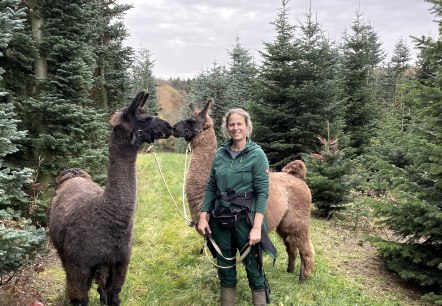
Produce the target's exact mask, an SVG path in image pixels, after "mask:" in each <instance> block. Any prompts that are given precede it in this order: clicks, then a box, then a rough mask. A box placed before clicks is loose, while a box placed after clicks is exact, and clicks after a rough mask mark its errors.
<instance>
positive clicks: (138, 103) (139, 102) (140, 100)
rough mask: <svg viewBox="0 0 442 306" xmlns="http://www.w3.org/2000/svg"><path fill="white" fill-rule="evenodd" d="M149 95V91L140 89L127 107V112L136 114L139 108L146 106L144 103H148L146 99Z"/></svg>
mask: <svg viewBox="0 0 442 306" xmlns="http://www.w3.org/2000/svg"><path fill="white" fill-rule="evenodd" d="M148 97H149V93H147V92H144V91H140V92H139V93H138V94H137V95H136V96H135V98H134V99H133V100H132V103H131V104H130V105H129V107H128V108H127V111H126V113H127V114H132V115H135V114H136V113H137V110H138V109H139V108H142V107H143V106H144V103H146V100H147V98H148Z"/></svg>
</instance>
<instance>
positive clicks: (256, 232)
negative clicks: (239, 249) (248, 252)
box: [249, 227, 261, 245]
mask: <svg viewBox="0 0 442 306" xmlns="http://www.w3.org/2000/svg"><path fill="white" fill-rule="evenodd" d="M260 241H261V227H259V228H257V227H253V228H252V230H251V231H250V234H249V245H254V244H257V243H259V242H260Z"/></svg>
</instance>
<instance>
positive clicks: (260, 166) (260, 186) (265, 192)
mask: <svg viewBox="0 0 442 306" xmlns="http://www.w3.org/2000/svg"><path fill="white" fill-rule="evenodd" d="M253 190H254V192H255V195H256V202H255V212H259V213H262V214H263V215H264V214H265V212H266V207H267V199H268V198H269V161H268V160H267V156H266V155H265V153H264V151H262V150H261V149H260V150H259V153H258V154H257V157H256V161H255V163H254V165H253Z"/></svg>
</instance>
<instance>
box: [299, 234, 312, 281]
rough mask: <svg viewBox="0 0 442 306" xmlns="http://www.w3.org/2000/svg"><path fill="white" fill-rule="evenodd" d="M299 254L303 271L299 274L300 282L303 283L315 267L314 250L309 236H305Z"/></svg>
mask: <svg viewBox="0 0 442 306" xmlns="http://www.w3.org/2000/svg"><path fill="white" fill-rule="evenodd" d="M299 254H300V257H301V272H300V274H299V282H301V283H303V282H304V281H305V279H306V278H307V277H309V276H310V274H311V273H312V272H313V268H314V250H313V245H312V243H311V242H310V239H309V238H308V237H305V239H304V240H303V241H301V242H300V244H299Z"/></svg>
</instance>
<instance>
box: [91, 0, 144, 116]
mask: <svg viewBox="0 0 442 306" xmlns="http://www.w3.org/2000/svg"><path fill="white" fill-rule="evenodd" d="M90 2H91V3H93V4H94V5H95V6H96V10H97V15H96V16H95V18H96V19H97V24H96V27H95V28H94V29H92V30H94V31H95V32H96V33H97V34H96V35H97V37H98V39H97V41H96V42H95V46H94V51H93V52H94V54H95V56H96V59H97V68H96V70H95V72H94V87H93V88H92V89H91V90H89V93H90V94H91V98H92V100H94V101H95V103H96V107H97V108H101V109H103V110H104V111H105V112H107V113H108V114H109V115H110V114H112V113H113V112H114V111H115V110H117V109H119V108H121V107H122V106H124V105H125V104H126V102H127V99H128V98H129V97H132V96H133V95H132V93H131V92H130V91H129V75H128V69H129V67H130V65H131V63H132V57H133V53H134V52H133V50H132V48H131V47H127V46H123V41H124V40H125V39H126V38H127V37H128V36H129V34H128V33H127V30H126V28H125V26H124V16H125V14H126V12H127V11H128V10H130V9H131V8H133V6H132V5H128V4H119V3H118V1H116V0H106V1H102V0H94V1H90ZM141 89H142V88H138V89H137V90H138V91H139V90H141ZM149 99H150V97H149Z"/></svg>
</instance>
